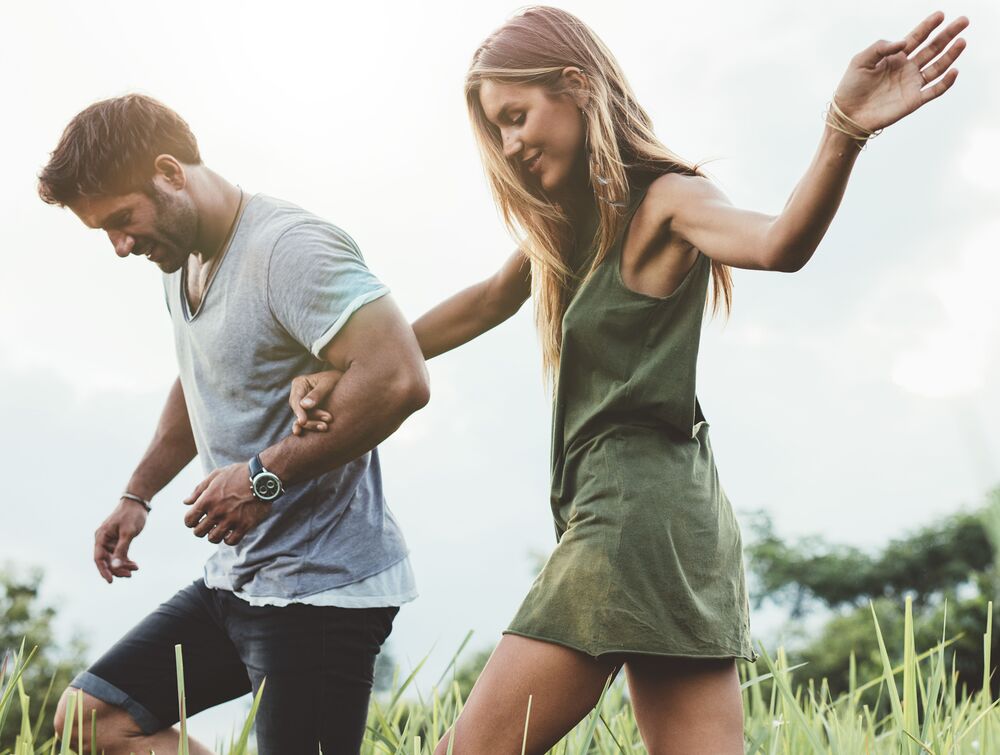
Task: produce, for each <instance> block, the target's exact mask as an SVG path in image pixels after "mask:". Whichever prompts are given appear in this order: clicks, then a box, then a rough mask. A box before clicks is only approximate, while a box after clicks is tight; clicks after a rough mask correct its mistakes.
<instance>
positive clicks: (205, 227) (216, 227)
mask: <svg viewBox="0 0 1000 755" xmlns="http://www.w3.org/2000/svg"><path fill="white" fill-rule="evenodd" d="M191 178H192V179H193V181H192V186H191V193H192V196H193V198H194V201H195V205H196V206H197V208H198V236H197V238H196V243H195V250H194V252H193V254H194V255H195V256H196V257H197V258H198V260H199V262H200V263H201V264H203V265H204V264H206V263H208V262H209V261H211V260H213V259H215V258H216V257H218V255H219V254H220V253H221V252H222V251H223V249H224V248H225V245H226V242H227V241H228V240H229V236H230V233H231V231H232V230H233V229H234V227H235V225H236V218H237V216H238V214H239V211H240V205H241V203H242V199H243V190H242V189H240V188H239V187H238V186H235V185H233V184H231V183H229V181H227V180H226V179H224V178H223V177H222V176H220V175H219V174H218V173H215V172H214V171H211V170H209V169H208V168H205V167H201V168H199V169H198V170H197V171H196V172H195V173H194V175H192V176H191Z"/></svg>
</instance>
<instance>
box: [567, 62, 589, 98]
mask: <svg viewBox="0 0 1000 755" xmlns="http://www.w3.org/2000/svg"><path fill="white" fill-rule="evenodd" d="M560 76H561V78H562V84H563V87H564V90H565V92H566V93H567V94H568V95H569V96H570V97H572V98H573V101H574V102H575V103H576V106H577V107H578V108H581V109H582V108H583V107H584V105H586V104H587V103H588V102H589V101H590V81H588V80H587V77H586V76H584V74H583V71H581V70H580V69H579V68H577V67H576V66H567V67H566V68H564V69H563V70H562V74H560Z"/></svg>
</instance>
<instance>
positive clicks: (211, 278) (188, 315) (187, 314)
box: [181, 195, 256, 322]
mask: <svg viewBox="0 0 1000 755" xmlns="http://www.w3.org/2000/svg"><path fill="white" fill-rule="evenodd" d="M254 196H256V195H251V196H248V197H247V199H246V202H241V206H240V209H239V215H238V216H237V218H236V223H235V224H234V225H233V230H232V233H230V234H229V240H228V241H227V242H226V245H225V247H223V249H222V251H221V252H219V255H220V256H219V259H218V262H217V263H216V265H215V267H214V268H213V269H212V272H211V273H209V275H208V280H207V281H206V282H205V290H204V291H202V292H201V300H200V301H199V302H198V306H197V307H196V308H195V310H194V312H192V311H191V300H190V298H189V297H188V287H187V282H188V265H186V264H185V265H184V267H182V268H181V303H182V304H183V305H184V320H185V322H194V320H195V318H197V317H198V315H199V314H200V313H201V311H202V310H203V309H204V308H205V301H206V300H207V299H208V294H209V292H210V291H211V290H212V284H213V283H214V282H215V278H216V276H217V275H218V274H219V270H221V269H222V266H223V265H224V264H225V262H226V257H227V256H228V254H229V250H230V249H231V248H232V246H233V242H234V241H236V236H237V235H238V234H239V232H240V226H241V225H243V216H244V215H245V214H246V211H247V207H249V206H250V203H251V202H252V201H253V199H254Z"/></svg>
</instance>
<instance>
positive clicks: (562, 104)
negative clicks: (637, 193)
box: [479, 80, 587, 196]
mask: <svg viewBox="0 0 1000 755" xmlns="http://www.w3.org/2000/svg"><path fill="white" fill-rule="evenodd" d="M479 103H480V105H481V106H482V108H483V112H484V113H485V114H486V118H487V119H488V120H489V121H490V123H492V124H493V125H494V126H496V127H497V129H499V131H500V139H501V141H502V143H503V152H504V155H506V157H507V159H508V160H510V161H511V163H512V164H513V165H514V166H515V168H516V170H517V171H518V172H519V173H520V174H521V177H522V179H523V180H524V182H525V184H528V185H531V184H534V185H536V186H539V187H540V188H541V189H542V190H543V191H544V192H545V193H546V194H549V195H553V196H559V195H560V194H565V193H567V192H570V191H573V190H580V189H582V188H586V186H587V177H586V171H585V166H586V163H585V161H584V142H585V130H584V124H583V117H582V114H581V112H580V108H579V105H578V104H577V102H576V101H575V99H574V98H573V97H572V96H571V95H569V94H560V95H553V94H551V93H549V92H548V90H546V89H545V88H544V87H542V86H534V85H529V84H504V83H502V82H498V81H490V80H487V81H484V82H483V83H482V85H481V86H480V89H479ZM577 184H579V185H577Z"/></svg>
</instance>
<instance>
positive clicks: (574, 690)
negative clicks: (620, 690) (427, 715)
mask: <svg viewBox="0 0 1000 755" xmlns="http://www.w3.org/2000/svg"><path fill="white" fill-rule="evenodd" d="M616 665H617V664H616V663H615V662H614V661H613V660H612V659H610V658H608V659H604V658H600V659H596V658H593V657H591V656H589V655H586V654H585V653H580V652H578V651H576V650H570V649H569V648H566V647H563V646H562V645H556V644H555V643H551V642H541V641H539V640H531V639H528V638H526V637H520V636H517V635H512V634H507V635H504V636H503V638H502V639H501V640H500V644H499V645H497V647H496V650H494V651H493V655H492V656H490V660H489V662H488V663H487V664H486V668H484V669H483V673H482V674H480V676H479V679H478V680H477V681H476V684H475V686H474V687H473V688H472V692H471V693H470V694H469V699H468V701H467V702H466V704H465V708H464V709H463V710H462V713H461V715H459V717H458V721H456V722H455V726H454V728H453V729H452V731H450V732H449V733H448V734H447V735H445V737H444V739H442V740H441V741H440V742H439V743H438V746H437V749H436V750H435V755H445V754H446V753H447V752H448V740H449V738H450V737H451V736H452V735H453V736H454V738H455V743H454V746H453V747H452V752H453V753H454V755H480V754H482V755H508V754H509V755H520V753H521V745H522V742H523V741H524V720H525V715H526V714H527V712H528V697H529V696H530V697H531V717H530V720H529V721H528V739H527V747H526V748H525V750H524V751H525V753H544V752H546V751H547V750H548V749H549V748H550V747H552V745H554V744H555V743H556V742H558V741H559V740H560V739H562V737H563V736H564V735H565V734H566V733H567V732H569V731H570V730H571V729H572V728H573V727H574V726H575V725H576V724H577V723H579V721H580V720H581V719H582V718H583V717H584V716H586V715H587V712H588V711H590V710H591V709H592V708H593V707H594V705H595V704H596V703H597V700H598V698H599V697H600V696H601V691H602V690H603V689H604V684H605V683H606V682H607V680H608V676H610V675H611V673H612V672H613V671H614V669H615V667H616Z"/></svg>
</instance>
